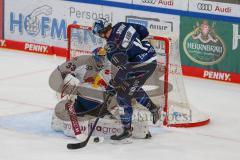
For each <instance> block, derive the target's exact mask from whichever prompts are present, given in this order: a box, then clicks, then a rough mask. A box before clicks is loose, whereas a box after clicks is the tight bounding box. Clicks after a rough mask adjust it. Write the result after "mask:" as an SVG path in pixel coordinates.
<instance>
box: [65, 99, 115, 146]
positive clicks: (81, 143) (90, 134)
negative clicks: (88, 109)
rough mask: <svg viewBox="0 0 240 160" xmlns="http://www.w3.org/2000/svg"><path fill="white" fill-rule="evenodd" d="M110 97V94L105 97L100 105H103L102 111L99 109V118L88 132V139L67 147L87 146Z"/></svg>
mask: <svg viewBox="0 0 240 160" xmlns="http://www.w3.org/2000/svg"><path fill="white" fill-rule="evenodd" d="M109 98H110V95H108V96H107V97H106V98H105V100H104V102H103V103H102V104H100V107H101V108H100V111H99V113H98V117H97V119H96V120H95V122H94V124H93V127H92V128H91V131H90V133H89V134H88V137H87V139H86V140H85V141H83V142H80V143H69V144H68V145H67V148H68V149H71V150H73V149H80V148H83V147H85V146H86V145H87V144H88V141H89V139H90V137H91V136H92V134H93V131H94V130H95V128H96V126H97V123H98V121H99V119H100V118H101V116H100V115H101V113H102V110H103V108H104V107H105V106H106V105H107V102H108V100H109Z"/></svg>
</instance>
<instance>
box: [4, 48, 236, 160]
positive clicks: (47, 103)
mask: <svg viewBox="0 0 240 160" xmlns="http://www.w3.org/2000/svg"><path fill="white" fill-rule="evenodd" d="M62 62H64V59H63V58H56V57H52V56H41V55H37V54H32V53H24V52H18V51H9V50H0V160H46V159H47V160H48V159H51V160H148V159H150V160H176V159H178V160H225V159H230V160H239V159H240V153H239V149H240V135H239V133H240V116H239V114H240V100H239V97H240V85H238V84H228V83H223V82H215V81H208V80H202V79H197V78H189V77H185V78H184V80H185V86H186V91H187V94H188V97H189V101H190V103H192V104H193V105H194V106H195V107H196V108H198V109H200V110H201V111H204V112H206V113H208V114H209V115H210V117H211V123H210V124H209V125H208V126H203V127H199V128H191V129H176V128H152V129H151V131H152V133H153V138H152V139H150V140H134V143H133V144H128V145H112V144H109V143H102V144H90V145H88V146H87V147H86V148H83V149H81V150H77V151H69V150H67V149H66V144H67V143H69V142H77V141H76V140H74V139H72V138H66V137H64V136H62V134H60V133H55V132H53V131H52V130H51V129H50V124H49V123H50V121H51V113H52V111H53V108H54V106H55V104H56V103H57V100H56V96H55V93H54V91H52V90H51V89H50V88H49V86H48V77H49V75H50V74H51V72H52V71H53V70H54V69H55V68H56V66H57V65H59V64H61V63H62Z"/></svg>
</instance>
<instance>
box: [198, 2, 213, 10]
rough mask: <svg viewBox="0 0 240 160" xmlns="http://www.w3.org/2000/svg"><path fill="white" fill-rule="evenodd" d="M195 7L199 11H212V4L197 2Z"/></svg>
mask: <svg viewBox="0 0 240 160" xmlns="http://www.w3.org/2000/svg"><path fill="white" fill-rule="evenodd" d="M197 8H198V10H201V11H212V9H213V6H212V5H211V4H205V3H198V4H197Z"/></svg>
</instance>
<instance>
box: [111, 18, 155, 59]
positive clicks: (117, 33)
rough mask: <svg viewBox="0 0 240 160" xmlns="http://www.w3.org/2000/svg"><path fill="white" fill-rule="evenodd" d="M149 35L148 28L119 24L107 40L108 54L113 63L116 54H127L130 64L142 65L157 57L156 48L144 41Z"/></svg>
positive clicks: (131, 24) (114, 27)
mask: <svg viewBox="0 0 240 160" xmlns="http://www.w3.org/2000/svg"><path fill="white" fill-rule="evenodd" d="M148 35H149V32H148V30H147V28H145V27H144V26H142V25H139V24H133V23H125V22H120V23H117V24H116V25H115V26H113V28H112V32H111V34H110V37H109V38H108V40H107V44H108V47H109V48H108V54H107V57H108V59H109V60H110V61H111V60H112V57H113V56H114V55H115V54H119V53H122V54H125V55H126V56H127V57H128V62H137V63H142V62H145V61H147V60H148V59H150V58H152V57H153V56H154V55H155V51H154V48H153V47H152V46H151V45H150V43H149V42H147V41H142V40H143V39H144V38H146V37H147V36H148Z"/></svg>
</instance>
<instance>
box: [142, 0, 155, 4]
mask: <svg viewBox="0 0 240 160" xmlns="http://www.w3.org/2000/svg"><path fill="white" fill-rule="evenodd" d="M142 2H143V3H148V4H155V3H156V2H157V0H142Z"/></svg>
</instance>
